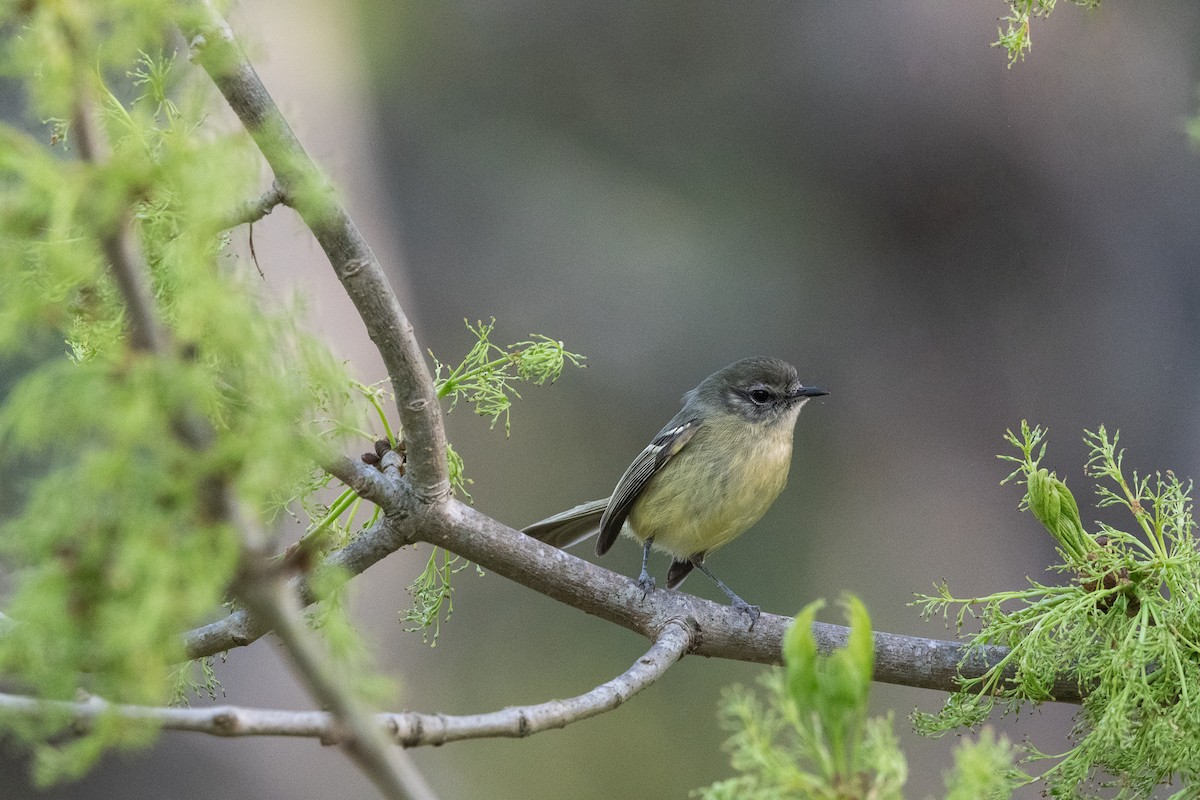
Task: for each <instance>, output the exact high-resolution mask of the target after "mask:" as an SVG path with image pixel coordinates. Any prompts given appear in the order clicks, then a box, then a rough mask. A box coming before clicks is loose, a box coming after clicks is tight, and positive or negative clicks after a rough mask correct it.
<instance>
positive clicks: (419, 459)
mask: <svg viewBox="0 0 1200 800" xmlns="http://www.w3.org/2000/svg"><path fill="white" fill-rule="evenodd" d="M188 9H189V11H190V12H195V13H189V14H184V15H181V23H180V26H181V30H182V31H183V35H184V36H185V37H186V39H187V40H188V42H189V43H190V46H191V48H192V53H193V56H194V58H195V60H196V61H197V62H198V63H199V64H200V66H201V67H203V68H204V70H205V71H206V72H207V73H208V74H209V77H211V78H212V80H213V82H214V83H215V84H216V85H217V88H218V89H219V90H220V92H221V94H222V95H224V96H225V99H226V100H227V101H228V102H229V105H230V107H231V108H232V109H233V111H234V113H235V114H237V116H238V118H239V119H240V120H241V122H242V125H243V126H245V128H246V130H247V131H248V132H249V133H250V135H251V137H253V139H254V141H255V143H256V144H257V145H258V148H259V150H261V151H262V154H263V157H264V158H265V159H266V160H267V163H268V164H270V166H271V169H272V171H274V173H275V182H276V183H277V184H278V185H279V187H280V188H281V189H282V191H283V193H284V195H285V196H286V197H287V198H288V202H289V203H290V204H291V205H292V207H293V208H295V209H296V211H297V212H298V213H299V214H300V216H301V217H302V218H303V220H304V222H305V224H306V225H307V226H308V228H309V230H311V231H312V233H313V236H314V237H316V239H317V242H318V243H319V244H320V245H321V248H322V249H323V250H324V251H325V255H326V256H327V257H328V258H329V263H330V265H331V266H332V267H333V270H334V272H335V273H336V274H337V277H338V279H339V280H340V281H341V282H342V286H343V287H344V288H345V290H346V294H347V295H349V297H350V300H351V301H352V302H353V303H354V307H355V309H356V310H357V311H358V314H359V316H360V317H361V318H362V320H363V323H364V324H365V325H366V327H367V333H368V334H369V335H370V337H371V341H373V342H374V343H375V347H376V348H377V349H378V350H379V354H380V356H381V357H382V358H383V363H384V364H385V365H386V367H387V371H388V377H389V379H390V380H391V384H392V391H393V392H394V393H395V396H396V407H397V410H398V412H399V415H400V422H401V425H402V426H403V429H404V437H405V441H406V442H407V444H408V460H409V467H408V476H409V480H410V481H411V482H412V487H413V490H414V493H415V495H416V497H417V499H418V500H419V501H421V502H423V503H431V504H436V503H441V502H444V501H446V500H448V499H449V498H450V496H451V490H450V479H449V471H448V468H447V465H446V434H445V430H444V428H443V426H442V413H441V408H440V407H439V406H438V403H437V398H436V396H435V394H434V389H433V376H432V375H430V373H429V369H428V367H427V366H426V364H425V355H424V352H423V351H422V350H421V347H420V345H419V344H418V343H417V338H416V336H415V334H414V333H413V329H412V324H411V323H410V322H409V320H408V317H407V316H405V314H404V309H403V308H401V307H400V302H399V300H397V298H396V295H395V293H394V292H393V291H392V288H391V286H390V285H389V283H388V280H387V276H386V275H385V274H384V271H383V268H382V267H381V266H380V264H379V261H378V259H376V258H375V254H374V253H373V252H371V248H370V247H369V246H368V245H367V243H366V240H364V239H363V237H362V234H360V233H359V231H358V228H357V227H356V226H355V224H354V222H353V220H351V219H350V216H349V215H348V214H347V213H346V209H345V208H344V207H343V206H342V205H341V203H340V202H339V201H338V199H337V197H336V195H335V193H334V191H333V189H332V187H331V186H330V185H329V183H328V182H327V181H326V180H325V178H324V176H323V175H322V174H321V172H320V170H318V169H317V166H316V164H314V163H313V161H312V159H311V158H310V157H309V155H308V153H307V152H305V150H304V147H303V146H302V145H301V144H300V141H299V139H297V138H296V135H295V133H294V132H293V131H292V129H291V127H290V126H289V125H288V123H287V120H286V119H284V117H283V115H282V114H281V113H280V111H279V108H278V107H277V106H276V105H275V101H274V100H272V99H271V95H270V94H269V93H268V92H267V90H266V87H265V86H263V83H262V81H261V80H260V79H259V77H258V75H257V73H255V71H254V67H253V66H251V64H250V61H249V60H248V59H247V58H246V56H245V54H244V53H243V52H242V49H241V47H240V46H239V45H238V42H237V39H236V37H235V36H234V33H233V30H232V29H231V28H230V27H229V24H228V23H227V22H226V21H225V19H224V18H223V17H222V16H221V15H220V13H218V12H217V11H216V9H214V8H213V6H212V4H211V3H210V2H208V0H192V2H191V3H189V4H188ZM197 17H199V18H202V20H201V21H199V22H197V21H196V19H197Z"/></svg>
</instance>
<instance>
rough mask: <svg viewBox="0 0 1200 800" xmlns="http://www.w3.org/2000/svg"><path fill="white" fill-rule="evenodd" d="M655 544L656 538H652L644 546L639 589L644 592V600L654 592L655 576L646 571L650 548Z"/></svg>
mask: <svg viewBox="0 0 1200 800" xmlns="http://www.w3.org/2000/svg"><path fill="white" fill-rule="evenodd" d="M652 544H654V537H653V536H651V537H650V538H649V539H647V540H646V543H645V544H644V545H642V574H640V575H638V588H640V589H641V590H642V599H643V600H645V599H646V595H648V594H650V593H651V592H653V591H654V576H652V575H651V574H650V573H649V572H648V571H647V570H646V562H647V561H649V560H650V546H651V545H652Z"/></svg>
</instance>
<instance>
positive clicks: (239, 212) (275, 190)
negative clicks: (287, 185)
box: [219, 183, 286, 231]
mask: <svg viewBox="0 0 1200 800" xmlns="http://www.w3.org/2000/svg"><path fill="white" fill-rule="evenodd" d="M285 203H286V199H285V198H284V196H283V189H281V188H280V186H279V184H278V183H273V184H272V185H271V188H270V189H268V190H267V191H265V192H263V194H262V195H261V196H260V197H258V199H256V200H251V201H249V202H247V203H245V204H243V205H242V206H241V207H239V208H238V209H236V210H235V211H234V212H233V213H232V214H230V215H229V216H228V217H226V218H225V219H224V220H223V221H222V222H221V223H220V228H219V230H223V231H225V230H229V229H230V228H236V227H238V226H239V225H247V224H251V223H254V222H258V221H259V220H260V219H262V218H263V217H265V216H266V215H267V214H270V213H271V212H272V211H274V210H275V206H277V205H281V204H285Z"/></svg>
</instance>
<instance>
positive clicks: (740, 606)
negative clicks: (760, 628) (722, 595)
mask: <svg viewBox="0 0 1200 800" xmlns="http://www.w3.org/2000/svg"><path fill="white" fill-rule="evenodd" d="M733 609H734V610H735V611H737V612H739V613H742V614H748V615H749V616H750V630H754V623H756V622H758V618H759V617H761V616H762V609H761V608H759V607H758V606H752V605H750V604H749V603H747V602H746V601H745V600H742V599H740V598H739V599H737V600H735V601H734V602H733Z"/></svg>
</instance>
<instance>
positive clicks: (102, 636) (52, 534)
mask: <svg viewBox="0 0 1200 800" xmlns="http://www.w3.org/2000/svg"><path fill="white" fill-rule="evenodd" d="M4 13H5V14H6V18H5V19H4V23H5V24H6V25H7V26H10V29H11V30H12V31H13V32H14V35H12V36H10V37H8V38H7V39H6V40H5V42H4V44H3V54H2V55H0V63H2V64H3V67H2V68H3V70H4V72H5V73H6V74H10V75H12V74H16V75H20V76H22V77H24V78H26V81H25V87H26V90H27V91H26V96H27V98H28V103H29V106H30V109H31V110H32V111H33V113H34V114H35V115H36V116H37V117H38V118H40V119H47V120H53V123H52V124H51V125H50V127H49V128H48V129H46V130H43V131H42V132H41V133H40V134H39V135H31V134H29V133H26V132H24V131H22V130H20V129H17V128H15V127H11V126H0V263H3V264H4V265H5V266H4V268H3V275H2V279H3V285H2V286H0V357H3V358H9V357H12V356H13V355H15V354H23V353H28V352H30V348H31V346H32V345H33V344H34V343H44V342H47V341H54V340H58V341H62V342H65V345H64V346H63V347H62V349H61V351H60V354H59V355H58V356H57V357H51V358H50V359H49V360H45V361H43V362H42V363H40V364H39V365H37V366H34V367H33V368H31V369H30V370H28V371H27V372H26V373H25V374H24V375H23V376H21V377H20V378H19V380H18V381H17V382H16V384H15V385H14V387H13V389H12V390H11V392H10V393H9V394H8V396H7V397H6V398H4V400H3V404H2V405H0V453H3V458H4V459H5V461H6V462H7V463H9V464H12V463H14V461H13V459H17V458H25V459H26V460H28V459H30V458H36V459H37V460H38V462H39V468H38V469H37V470H36V471H34V472H33V473H31V474H29V475H28V476H27V477H26V478H25V479H24V481H23V485H22V487H21V493H22V495H23V498H24V502H23V503H22V505H21V506H20V507H19V508H18V509H16V510H15V512H14V513H13V514H12V515H11V516H10V517H9V518H8V519H6V520H5V521H4V522H3V525H2V526H0V559H3V562H4V564H5V568H6V571H7V572H9V573H10V574H11V575H12V591H11V594H10V595H9V596H8V597H7V598H6V602H5V613H7V614H8V616H10V617H11V618H12V619H13V620H15V621H16V624H15V625H14V626H12V628H11V629H10V630H8V631H7V632H6V633H5V634H4V635H3V636H0V672H2V673H3V674H4V675H5V678H6V680H7V681H8V682H9V684H10V685H12V686H15V687H18V688H19V689H21V690H22V691H26V692H28V693H30V694H34V695H36V696H38V697H44V698H57V699H70V698H73V697H74V696H75V695H76V693H77V692H78V691H79V690H81V689H82V690H85V691H87V692H91V693H94V694H98V695H101V696H103V697H105V698H106V699H108V700H112V701H116V702H133V703H148V704H161V703H163V702H166V701H167V700H168V699H170V697H171V695H172V692H173V689H174V688H175V686H176V685H177V684H178V682H179V681H180V679H182V680H183V682H184V684H185V685H186V684H187V683H188V682H189V681H191V678H190V677H187V676H183V675H182V674H181V673H180V672H179V670H178V668H177V667H176V666H175V665H176V664H177V663H178V662H179V661H180V660H181V657H182V656H183V651H182V641H181V637H180V633H181V631H183V630H186V629H187V628H188V627H190V626H192V625H195V624H196V623H198V622H201V621H205V620H206V619H208V618H210V617H211V616H212V615H213V614H214V613H219V612H220V611H221V609H222V604H223V602H224V600H225V593H226V591H227V589H228V587H229V585H230V582H231V580H232V578H233V576H234V573H235V570H236V569H237V565H238V559H239V553H240V547H241V542H240V540H239V537H238V535H237V533H236V532H235V531H233V530H232V529H231V528H230V527H229V526H228V525H227V524H225V523H224V522H223V521H222V519H221V515H220V514H216V513H214V508H213V507H212V497H213V488H214V486H217V485H222V486H228V487H231V488H232V489H233V491H235V492H236V495H237V497H238V498H239V500H240V502H242V503H244V504H245V506H246V507H247V508H249V509H252V510H257V511H259V512H260V513H261V514H262V515H263V518H264V521H265V519H266V518H267V517H268V516H269V513H268V512H269V510H270V509H272V508H276V507H277V506H278V503H279V498H280V497H286V496H287V495H288V493H289V490H290V487H292V486H293V485H295V484H296V483H297V482H299V481H301V480H303V478H304V476H305V475H306V474H307V473H308V472H309V470H310V469H311V464H312V463H313V460H314V459H315V457H316V456H317V455H318V453H320V452H321V450H322V446H321V444H320V443H319V441H318V439H317V437H316V435H315V434H316V430H315V427H314V426H313V425H311V424H310V423H311V421H312V420H314V419H316V418H317V417H318V416H319V415H322V414H324V415H326V416H333V417H342V416H344V413H343V409H342V408H341V407H340V406H339V405H338V403H337V398H338V397H339V396H340V395H341V394H342V393H341V390H340V388H339V385H340V384H342V383H344V382H345V380H346V379H345V376H344V375H343V374H342V371H341V368H340V366H338V365H337V364H336V363H334V362H333V360H332V359H331V358H330V356H329V354H328V353H327V352H326V351H325V349H324V348H323V347H322V346H321V345H319V344H317V343H316V342H315V341H313V340H311V339H309V338H308V337H306V336H305V335H304V334H302V333H301V332H300V331H299V330H298V328H297V324H296V322H295V318H296V314H295V312H294V311H290V310H286V309H285V310H271V309H269V308H268V307H267V305H266V303H265V302H264V301H263V300H262V299H261V298H260V297H259V296H258V294H259V291H260V284H259V283H258V278H257V277H256V276H254V277H251V274H250V271H249V270H247V269H246V268H245V265H244V264H241V263H238V262H237V261H236V260H234V259H232V258H231V257H229V256H228V255H227V254H226V253H225V249H224V248H225V244H226V240H225V238H224V237H223V235H222V234H221V232H220V228H221V220H223V219H225V218H226V217H227V216H228V214H229V212H230V211H231V210H232V209H234V208H237V207H238V206H239V205H240V204H241V203H242V202H244V200H245V199H246V197H248V196H250V195H251V194H252V190H253V184H252V180H253V178H254V177H255V176H256V175H257V174H258V172H259V168H258V166H257V162H256V161H255V160H254V157H253V151H252V149H251V148H250V147H249V146H248V145H249V141H248V139H247V138H246V137H245V136H244V135H239V136H229V135H223V134H219V133H217V132H214V131H212V130H209V129H208V128H207V127H206V125H205V120H206V115H207V114H208V111H209V108H210V101H211V98H212V94H211V90H210V89H208V90H206V88H205V87H206V86H207V81H206V80H205V81H203V82H197V81H195V80H194V79H193V76H191V75H184V74H182V73H183V72H184V71H192V70H191V68H190V67H187V65H186V62H184V61H182V60H179V59H176V58H175V56H174V55H173V54H172V53H171V48H172V47H173V46H174V44H175V42H174V40H172V39H171V38H170V37H168V36H166V35H165V34H164V32H165V31H170V30H171V28H172V23H173V21H174V19H175V18H176V17H177V16H178V15H179V14H181V13H186V12H185V11H181V10H180V6H179V5H178V4H176V3H173V2H172V3H168V2H158V1H156V0H121V1H120V2H105V3H93V2H70V1H69V0H68V2H62V3H33V4H22V8H21V9H20V10H18V9H16V8H15V7H14V6H12V5H9V6H6V9H5V12H4ZM151 53H155V54H162V55H153V56H152V55H149V54H151ZM82 114H93V115H94V116H95V118H96V120H97V123H98V124H97V126H96V127H97V128H98V131H99V134H100V137H99V138H100V140H101V141H98V142H97V143H96V144H97V150H98V158H97V160H95V161H88V160H84V159H81V158H79V157H78V149H77V148H78V131H76V130H74V129H73V123H72V124H68V123H64V122H62V121H63V120H78V119H80V118H81V115H82ZM123 235H128V236H130V237H132V239H133V240H134V242H135V244H136V249H137V250H138V251H139V252H140V257H141V258H140V259H139V260H143V259H144V262H143V263H141V264H139V265H137V266H138V268H143V269H146V270H147V274H146V275H145V278H146V279H147V280H148V282H149V284H150V288H151V292H152V300H153V306H154V309H153V311H154V313H155V314H156V316H157V317H158V320H159V322H160V323H161V324H162V325H163V327H164V328H165V329H166V330H167V331H168V337H169V351H168V352H162V353H148V352H144V351H135V350H133V349H131V347H130V345H129V343H128V340H127V337H126V335H125V333H126V330H127V327H128V326H127V318H126V308H125V305H124V298H123V295H122V293H121V291H120V290H119V288H118V282H117V281H116V280H115V279H114V276H113V274H112V273H111V272H110V267H109V264H108V262H107V259H106V256H105V246H104V243H105V242H106V241H111V240H113V239H115V238H116V237H120V236H123ZM43 351H44V348H43ZM185 420H199V421H200V423H201V425H202V426H203V428H204V429H205V430H206V431H208V432H209V433H211V436H206V437H205V438H206V439H207V441H205V442H197V441H195V440H194V437H189V436H185V435H182V434H181V428H182V427H183V426H184V424H185V423H184V421H185ZM201 669H202V672H201V677H202V679H203V680H204V682H205V685H211V684H209V682H208V679H207V678H206V677H204V672H203V668H201ZM65 722H66V721H65V720H63V719H52V718H42V719H38V720H32V719H28V720H24V721H20V722H18V721H16V720H12V719H6V720H3V724H4V726H5V727H6V729H7V730H9V731H10V732H13V733H16V734H18V735H19V736H20V737H21V738H24V739H25V740H26V741H29V742H30V743H31V744H33V746H34V749H35V754H36V756H37V758H36V759H35V775H36V777H37V778H38V779H39V780H42V781H49V780H53V779H56V778H61V777H69V776H74V775H78V774H80V773H81V772H82V771H83V770H85V769H87V768H88V767H89V766H90V764H91V763H92V762H93V761H94V759H95V757H96V756H97V755H98V754H99V753H100V752H101V751H102V750H103V749H104V748H106V747H110V746H128V745H138V744H142V743H143V742H145V741H146V740H147V737H148V736H149V735H150V732H148V731H147V730H145V729H144V727H142V726H129V725H127V724H124V723H120V722H118V721H117V720H116V719H115V718H112V719H106V720H104V721H102V723H101V724H99V725H97V726H96V727H95V728H94V729H93V730H92V731H91V732H90V733H89V734H88V735H86V736H82V737H77V738H61V739H60V740H59V743H58V744H56V745H52V744H47V742H49V741H51V740H52V737H55V736H56V735H57V734H58V733H60V732H61V731H62V729H63V726H64V724H65Z"/></svg>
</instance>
